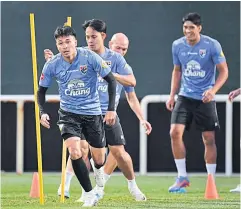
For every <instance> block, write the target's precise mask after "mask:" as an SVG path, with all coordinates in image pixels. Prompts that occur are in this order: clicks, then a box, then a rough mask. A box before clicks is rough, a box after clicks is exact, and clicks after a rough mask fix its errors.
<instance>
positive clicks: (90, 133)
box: [83, 115, 106, 187]
mask: <svg viewBox="0 0 241 209" xmlns="http://www.w3.org/2000/svg"><path fill="white" fill-rule="evenodd" d="M84 119H85V126H84V129H83V133H84V135H85V137H86V140H87V141H88V143H89V145H90V151H91V156H92V159H93V161H94V168H95V180H96V184H97V185H98V186H99V187H103V186H104V168H103V166H104V164H105V161H106V148H105V146H106V139H105V133H104V123H103V117H102V116H101V115H97V116H92V117H85V118H84ZM96 174H97V175H96Z"/></svg>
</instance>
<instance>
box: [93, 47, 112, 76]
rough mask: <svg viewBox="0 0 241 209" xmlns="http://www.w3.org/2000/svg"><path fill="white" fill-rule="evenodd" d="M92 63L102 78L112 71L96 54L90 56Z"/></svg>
mask: <svg viewBox="0 0 241 209" xmlns="http://www.w3.org/2000/svg"><path fill="white" fill-rule="evenodd" d="M90 63H91V64H92V66H93V69H94V71H95V72H96V73H98V74H99V75H100V76H101V77H102V78H104V77H105V76H106V75H108V74H109V73H110V72H111V69H110V67H109V66H108V65H107V64H106V62H105V61H104V60H103V59H102V58H101V57H100V56H99V55H98V54H96V53H94V52H92V54H91V56H90Z"/></svg>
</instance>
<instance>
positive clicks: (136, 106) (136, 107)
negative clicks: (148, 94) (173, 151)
mask: <svg viewBox="0 0 241 209" xmlns="http://www.w3.org/2000/svg"><path fill="white" fill-rule="evenodd" d="M125 94H126V99H127V101H128V103H129V105H130V107H131V109H132V110H133V112H134V113H135V114H136V116H137V118H138V119H139V121H140V123H141V125H142V126H143V127H144V128H145V130H146V134H147V135H149V134H150V133H151V131H152V126H151V124H150V123H149V122H148V121H146V120H145V119H144V117H143V114H142V111H141V106H140V102H139V100H138V98H137V96H136V93H135V92H134V91H132V92H128V93H127V92H125Z"/></svg>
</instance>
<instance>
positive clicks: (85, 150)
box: [81, 147, 89, 158]
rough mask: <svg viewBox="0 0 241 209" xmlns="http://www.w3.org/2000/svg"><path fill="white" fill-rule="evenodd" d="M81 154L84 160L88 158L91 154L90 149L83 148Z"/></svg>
mask: <svg viewBox="0 0 241 209" xmlns="http://www.w3.org/2000/svg"><path fill="white" fill-rule="evenodd" d="M81 153H82V157H83V158H87V157H88V154H89V148H86V147H84V148H81Z"/></svg>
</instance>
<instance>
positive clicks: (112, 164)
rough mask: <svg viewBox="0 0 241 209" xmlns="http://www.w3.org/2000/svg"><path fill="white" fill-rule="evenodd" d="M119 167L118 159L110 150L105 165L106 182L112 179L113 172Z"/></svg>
mask: <svg viewBox="0 0 241 209" xmlns="http://www.w3.org/2000/svg"><path fill="white" fill-rule="evenodd" d="M116 167H117V161H116V159H115V157H114V156H113V154H112V152H109V154H108V156H107V159H106V163H105V166H104V175H105V183H106V182H107V181H108V180H109V179H110V176H111V174H112V173H113V172H114V170H115V169H116Z"/></svg>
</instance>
